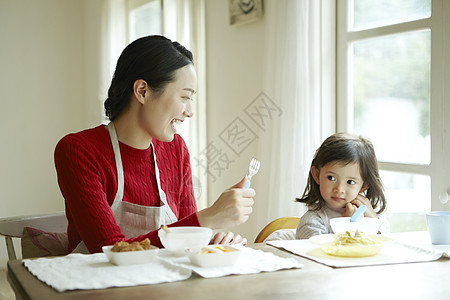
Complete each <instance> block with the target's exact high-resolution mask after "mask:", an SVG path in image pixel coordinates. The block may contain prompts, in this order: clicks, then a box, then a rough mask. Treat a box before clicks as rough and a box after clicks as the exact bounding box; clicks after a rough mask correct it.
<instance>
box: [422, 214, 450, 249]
mask: <svg viewBox="0 0 450 300" xmlns="http://www.w3.org/2000/svg"><path fill="white" fill-rule="evenodd" d="M426 216H427V226H428V233H429V234H430V239H431V243H432V244H435V245H450V211H432V212H429V213H427V215H426Z"/></svg>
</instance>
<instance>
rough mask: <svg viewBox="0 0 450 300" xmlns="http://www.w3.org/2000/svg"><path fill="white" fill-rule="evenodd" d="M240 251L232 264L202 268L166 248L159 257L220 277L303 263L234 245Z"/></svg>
mask: <svg viewBox="0 0 450 300" xmlns="http://www.w3.org/2000/svg"><path fill="white" fill-rule="evenodd" d="M233 247H235V248H238V249H239V250H240V251H241V254H240V256H239V259H238V261H237V262H236V263H235V264H234V265H232V266H226V267H214V268H202V267H198V266H196V265H194V264H192V263H191V262H190V260H189V258H188V257H187V256H182V257H176V256H173V255H172V254H170V252H169V251H167V250H161V251H160V253H159V257H160V258H162V259H164V260H166V261H167V262H170V263H172V264H174V265H176V266H180V267H183V268H186V269H190V270H192V271H194V272H195V273H197V274H198V275H200V276H202V277H205V278H214V277H222V276H227V275H233V274H235V275H237V274H255V273H260V272H273V271H278V270H282V269H293V268H303V264H301V263H300V262H298V261H297V260H296V259H294V258H283V257H280V256H278V255H275V254H273V253H271V252H264V251H262V250H255V249H252V248H248V247H244V246H238V245H234V246H233Z"/></svg>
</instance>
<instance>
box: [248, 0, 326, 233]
mask: <svg viewBox="0 0 450 300" xmlns="http://www.w3.org/2000/svg"><path fill="white" fill-rule="evenodd" d="M323 2H330V1H317V0H281V1H280V0H276V1H274V0H272V1H266V2H265V4H266V10H265V11H266V16H265V22H266V23H265V25H266V32H267V43H266V70H265V88H266V94H267V96H268V97H269V98H270V99H271V100H272V101H273V102H274V103H276V104H277V105H278V106H279V107H280V108H281V110H282V114H281V116H280V117H279V118H275V119H274V123H273V126H272V127H271V131H269V132H267V133H265V134H264V135H263V136H262V138H261V139H260V141H261V152H262V153H263V154H262V156H261V157H262V159H264V160H265V161H264V162H263V165H264V166H265V169H266V170H269V171H267V172H264V173H266V174H268V175H266V178H261V180H264V181H266V182H267V183H268V184H265V185H264V184H261V185H260V186H259V190H258V194H259V197H258V199H259V200H258V201H263V202H266V203H258V204H257V206H256V205H255V208H256V207H257V208H258V213H257V215H258V219H259V221H258V222H259V223H260V224H259V225H258V226H263V225H264V224H267V223H268V222H269V221H271V220H274V219H276V218H278V217H282V216H293V215H296V216H301V215H302V214H303V213H304V212H305V208H304V206H303V205H301V204H299V203H297V202H294V200H295V198H296V197H301V196H302V194H303V191H304V188H305V186H306V181H307V177H308V171H309V168H310V165H311V161H312V157H313V154H314V152H315V149H316V148H317V147H318V146H320V143H321V141H322V140H323V138H324V136H323V135H324V132H330V133H331V131H332V130H333V129H334V128H328V129H326V130H324V129H323V128H322V124H323V122H322V121H323V114H324V111H323V109H324V104H325V103H326V101H329V99H328V100H327V99H324V95H325V94H328V93H323V90H324V88H326V87H325V86H324V81H323V80H322V79H323V76H324V74H323V71H324V67H323V63H324V61H326V60H328V58H325V57H324V53H326V52H324V51H323V47H324V40H323V39H322V37H323V34H322V33H323V27H322V21H323V20H322V5H324V4H323ZM333 25H334V24H333ZM328 42H329V41H328ZM328 42H327V43H328ZM333 51H334V47H333ZM333 85H334V84H333ZM330 88H331V89H333V88H334V87H333V86H331V87H330ZM333 97H334V95H333ZM325 109H326V108H325ZM325 123H326V122H325ZM261 188H262V189H267V190H266V191H262V190H261ZM261 195H267V197H265V198H262V196H261Z"/></svg>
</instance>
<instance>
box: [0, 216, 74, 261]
mask: <svg viewBox="0 0 450 300" xmlns="http://www.w3.org/2000/svg"><path fill="white" fill-rule="evenodd" d="M25 227H32V228H36V229H40V230H42V231H48V232H66V231H67V218H66V215H65V212H64V211H60V212H57V213H51V214H41V215H30V216H20V217H13V218H4V219H0V235H1V236H4V237H5V242H6V249H7V251H8V258H9V259H10V260H11V259H16V251H15V249H14V244H13V242H12V238H21V237H22V232H23V229H24V228H25Z"/></svg>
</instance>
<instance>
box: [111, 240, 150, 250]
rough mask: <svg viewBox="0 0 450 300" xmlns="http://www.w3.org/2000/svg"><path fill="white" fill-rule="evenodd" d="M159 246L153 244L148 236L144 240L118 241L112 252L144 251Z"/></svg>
mask: <svg viewBox="0 0 450 300" xmlns="http://www.w3.org/2000/svg"><path fill="white" fill-rule="evenodd" d="M157 248H158V247H155V246H152V245H151V243H150V240H149V239H148V238H147V239H145V240H142V241H141V242H133V243H131V244H130V243H128V242H117V243H115V244H114V246H113V247H112V248H111V251H112V252H129V251H142V250H150V249H157Z"/></svg>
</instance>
